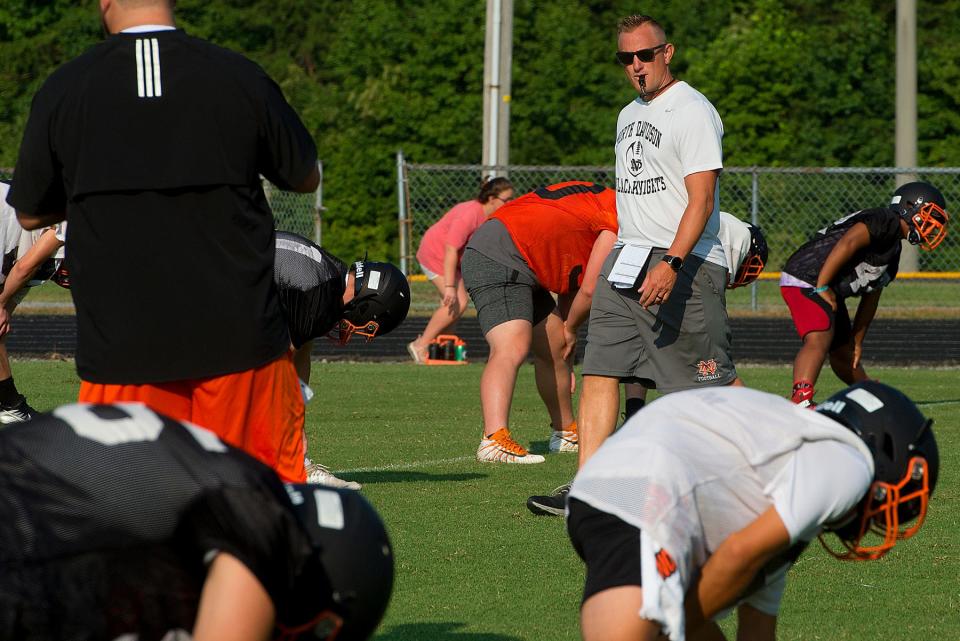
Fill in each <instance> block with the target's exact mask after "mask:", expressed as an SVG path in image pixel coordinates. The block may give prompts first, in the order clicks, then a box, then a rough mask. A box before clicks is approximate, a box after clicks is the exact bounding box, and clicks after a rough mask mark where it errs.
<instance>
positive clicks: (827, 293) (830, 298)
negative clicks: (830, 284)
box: [818, 288, 856, 367]
mask: <svg viewBox="0 0 960 641" xmlns="http://www.w3.org/2000/svg"><path fill="white" fill-rule="evenodd" d="M818 293H819V294H820V297H821V298H822V299H823V300H825V301H827V304H828V305H830V309H832V310H833V311H837V295H836V294H834V293H833V290H832V289H829V288H828V289H826V290H824V291H822V292H818ZM854 367H856V365H854Z"/></svg>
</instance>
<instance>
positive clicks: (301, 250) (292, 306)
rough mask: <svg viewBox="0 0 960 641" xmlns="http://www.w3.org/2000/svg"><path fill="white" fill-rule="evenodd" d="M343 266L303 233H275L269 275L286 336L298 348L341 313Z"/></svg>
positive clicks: (326, 329) (329, 328)
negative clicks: (285, 322) (275, 245)
mask: <svg viewBox="0 0 960 641" xmlns="http://www.w3.org/2000/svg"><path fill="white" fill-rule="evenodd" d="M346 277H347V266H346V265H345V264H344V262H343V261H341V260H340V259H339V258H337V257H336V256H334V255H333V254H331V253H329V252H327V251H325V250H324V249H321V248H320V247H319V246H317V245H316V244H314V243H312V242H310V241H309V240H307V239H306V238H304V237H303V236H298V235H297V234H291V233H289V232H282V231H278V232H277V255H276V259H275V260H274V263H273V278H274V280H275V281H276V283H277V289H278V290H279V292H280V306H281V307H282V308H283V315H284V316H285V317H286V319H287V328H288V329H289V330H290V339H291V340H292V341H293V344H294V346H296V347H300V346H301V345H303V344H304V343H306V342H307V341H309V340H311V339H313V338H317V337H319V336H323V335H325V334H326V333H327V332H329V331H330V330H331V329H333V327H334V326H335V325H336V324H337V322H338V321H339V320H340V318H341V317H342V315H343V292H344V291H345V290H346Z"/></svg>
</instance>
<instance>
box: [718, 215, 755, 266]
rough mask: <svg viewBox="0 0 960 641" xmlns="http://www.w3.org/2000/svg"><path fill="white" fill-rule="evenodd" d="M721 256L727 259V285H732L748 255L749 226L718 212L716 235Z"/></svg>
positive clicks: (733, 217)
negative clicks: (718, 219)
mask: <svg viewBox="0 0 960 641" xmlns="http://www.w3.org/2000/svg"><path fill="white" fill-rule="evenodd" d="M717 237H718V238H719V239H720V245H721V246H722V247H723V255H724V256H725V257H726V259H727V269H728V270H729V272H730V273H729V274H727V283H732V282H733V279H734V278H735V277H736V275H737V272H738V271H739V270H740V265H741V264H742V263H743V261H744V259H746V257H747V254H749V253H750V225H748V224H747V223H745V222H743V221H742V220H740V219H739V218H737V217H736V216H734V215H733V214H728V213H727V212H725V211H721V212H720V232H719V233H718V234H717Z"/></svg>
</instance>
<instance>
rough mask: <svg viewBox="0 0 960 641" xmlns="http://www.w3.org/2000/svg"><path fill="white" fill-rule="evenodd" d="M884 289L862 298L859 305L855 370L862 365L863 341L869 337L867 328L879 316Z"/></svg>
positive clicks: (855, 328)
mask: <svg viewBox="0 0 960 641" xmlns="http://www.w3.org/2000/svg"><path fill="white" fill-rule="evenodd" d="M882 293H883V289H880V288H877V289H875V290H873V291H872V292H870V293H868V294H864V295H863V296H862V297H861V298H860V303H859V304H858V305H857V313H856V315H854V317H853V330H852V333H853V368H854V369H856V368H857V367H858V366H859V365H860V356H861V355H862V353H863V339H864V338H866V336H867V328H868V327H870V323H872V322H873V318H874V316H876V315H877V307H878V306H879V305H880V294H882Z"/></svg>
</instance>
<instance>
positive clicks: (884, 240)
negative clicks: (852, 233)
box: [783, 208, 903, 297]
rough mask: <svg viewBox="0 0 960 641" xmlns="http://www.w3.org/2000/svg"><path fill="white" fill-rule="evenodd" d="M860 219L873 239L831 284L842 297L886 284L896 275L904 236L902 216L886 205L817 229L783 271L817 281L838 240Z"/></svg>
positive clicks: (859, 294)
mask: <svg viewBox="0 0 960 641" xmlns="http://www.w3.org/2000/svg"><path fill="white" fill-rule="evenodd" d="M857 223H863V224H864V225H866V226H867V232H868V233H869V234H870V243H869V244H868V245H867V246H866V247H864V248H862V249H861V250H860V251H858V252H857V253H856V254H855V255H854V257H853V258H852V259H851V260H850V261H849V262H848V263H847V264H846V265H844V266H843V268H842V269H841V270H840V271H839V272H838V273H837V275H836V277H835V278H834V279H833V281H832V282H831V283H830V286H831V287H832V288H833V289H834V291H836V293H837V295H838V296H842V297H849V296H861V295H863V294H866V293H869V292H872V291H875V290H877V289H880V288H882V287H885V286H886V285H888V284H889V283H890V281H892V280H893V279H894V278H896V277H897V270H898V269H899V266H900V246H901V241H902V240H903V232H902V230H901V228H900V216H899V215H898V214H897V213H896V212H895V211H893V210H892V209H887V208H877V209H863V210H861V211H858V212H854V213H852V214H850V215H849V216H845V217H843V218H841V219H840V220H837V221H836V222H834V223H831V224H830V225H828V226H826V227H824V228H823V229H821V230H819V231H817V233H816V235H815V236H814V237H813V238H812V239H811V240H809V241H808V242H806V243H805V244H803V245H801V246H800V248H799V249H797V251H795V252H793V254H792V255H791V256H790V258H788V259H787V262H786V264H785V265H784V266H783V271H784V272H786V273H787V274H790V275H791V276H795V277H796V278H798V279H800V280H802V281H804V282H806V283H810V284H811V285H815V284H816V283H817V278H818V276H819V275H820V269H821V268H822V267H823V263H824V262H825V261H826V259H827V256H829V255H830V252H831V251H832V250H833V248H834V246H835V245H836V244H837V241H839V240H840V238H841V237H843V235H844V234H845V233H847V231H849V229H850V228H851V227H852V226H853V225H855V224H857Z"/></svg>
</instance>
